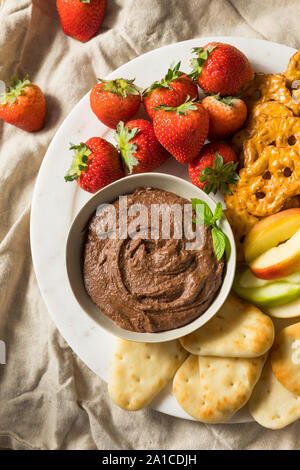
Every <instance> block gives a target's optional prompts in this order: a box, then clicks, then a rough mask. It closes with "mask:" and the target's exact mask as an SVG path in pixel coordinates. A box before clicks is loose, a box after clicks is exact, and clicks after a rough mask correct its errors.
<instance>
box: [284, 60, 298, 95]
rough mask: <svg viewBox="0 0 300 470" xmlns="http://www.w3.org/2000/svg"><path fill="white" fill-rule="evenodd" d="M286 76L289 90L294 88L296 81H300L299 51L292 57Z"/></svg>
mask: <svg viewBox="0 0 300 470" xmlns="http://www.w3.org/2000/svg"><path fill="white" fill-rule="evenodd" d="M284 75H285V77H286V79H287V85H288V86H289V88H291V87H292V85H293V82H294V81H295V80H300V51H297V52H295V54H294V55H292V57H291V58H290V61H289V63H288V66H287V69H286V71H285V72H284Z"/></svg>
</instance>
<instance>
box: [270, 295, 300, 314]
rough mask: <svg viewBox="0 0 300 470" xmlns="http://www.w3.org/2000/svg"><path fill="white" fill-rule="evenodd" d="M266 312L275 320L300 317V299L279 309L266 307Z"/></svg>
mask: <svg viewBox="0 0 300 470" xmlns="http://www.w3.org/2000/svg"><path fill="white" fill-rule="evenodd" d="M264 312H265V313H267V314H268V315H270V316H271V317H274V318H295V317H300V297H297V299H295V300H293V301H292V302H289V303H288V304H285V305H280V306H279V307H265V308H264Z"/></svg>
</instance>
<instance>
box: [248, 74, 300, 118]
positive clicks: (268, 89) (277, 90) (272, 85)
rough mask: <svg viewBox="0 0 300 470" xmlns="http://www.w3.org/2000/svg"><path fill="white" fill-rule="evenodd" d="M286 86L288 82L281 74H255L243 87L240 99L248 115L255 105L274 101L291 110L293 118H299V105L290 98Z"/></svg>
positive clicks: (290, 95)
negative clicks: (243, 102)
mask: <svg viewBox="0 0 300 470" xmlns="http://www.w3.org/2000/svg"><path fill="white" fill-rule="evenodd" d="M287 84H288V80H287V78H286V77H285V76H284V75H283V74H276V75H272V74H264V73H257V74H255V76H254V78H253V79H252V80H250V81H249V82H247V83H246V84H245V85H244V86H243V88H242V90H241V92H240V97H241V98H242V99H243V100H244V101H245V103H246V105H247V108H248V112H249V113H251V111H252V109H253V108H254V106H255V105H257V104H260V103H265V102H266V101H271V100H274V101H277V103H281V104H284V105H285V106H287V107H288V108H289V109H291V111H292V112H293V113H294V115H295V116H299V115H300V104H299V103H297V102H295V100H294V99H293V98H292V94H291V92H290V90H289V89H288V86H287Z"/></svg>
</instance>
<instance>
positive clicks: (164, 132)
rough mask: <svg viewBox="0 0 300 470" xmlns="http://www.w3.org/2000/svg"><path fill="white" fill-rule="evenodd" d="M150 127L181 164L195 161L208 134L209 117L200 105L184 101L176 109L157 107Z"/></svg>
mask: <svg viewBox="0 0 300 470" xmlns="http://www.w3.org/2000/svg"><path fill="white" fill-rule="evenodd" d="M157 110H158V112H157V113H156V114H155V116H154V121H153V126H154V132H155V135H156V137H157V138H158V140H159V142H160V143H161V144H162V145H163V146H164V147H165V148H166V149H167V150H168V152H170V153H171V154H172V155H173V157H175V158H176V160H178V161H179V162H180V163H188V162H191V161H192V160H193V159H194V158H196V157H197V155H198V153H199V152H200V150H201V148H202V146H203V144H204V142H205V139H206V137H207V134H208V125H209V116H208V113H207V111H206V109H204V108H203V106H202V105H201V104H200V103H195V102H194V101H189V97H188V98H187V100H186V101H185V102H184V103H183V104H181V105H180V106H178V107H177V108H171V107H167V106H163V105H161V106H159V107H158V108H157Z"/></svg>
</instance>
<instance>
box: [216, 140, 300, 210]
mask: <svg viewBox="0 0 300 470" xmlns="http://www.w3.org/2000/svg"><path fill="white" fill-rule="evenodd" d="M230 189H231V191H232V194H231V195H227V196H226V197H225V203H226V206H227V207H237V205H238V204H240V205H242V207H243V208H245V209H246V211H247V212H248V214H250V215H252V216H255V217H266V216H268V215H272V214H275V213H276V212H279V211H280V210H282V209H283V208H284V207H285V206H286V201H287V199H288V198H292V197H294V196H298V195H299V194H300V152H299V147H298V148H297V147H295V146H294V147H289V148H278V147H275V146H272V145H271V146H267V147H265V148H264V149H263V150H262V152H261V154H260V157H259V158H257V160H256V161H255V162H254V163H253V164H252V165H251V166H248V167H245V168H242V169H241V171H240V180H239V182H238V184H236V185H231V188H230Z"/></svg>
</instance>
